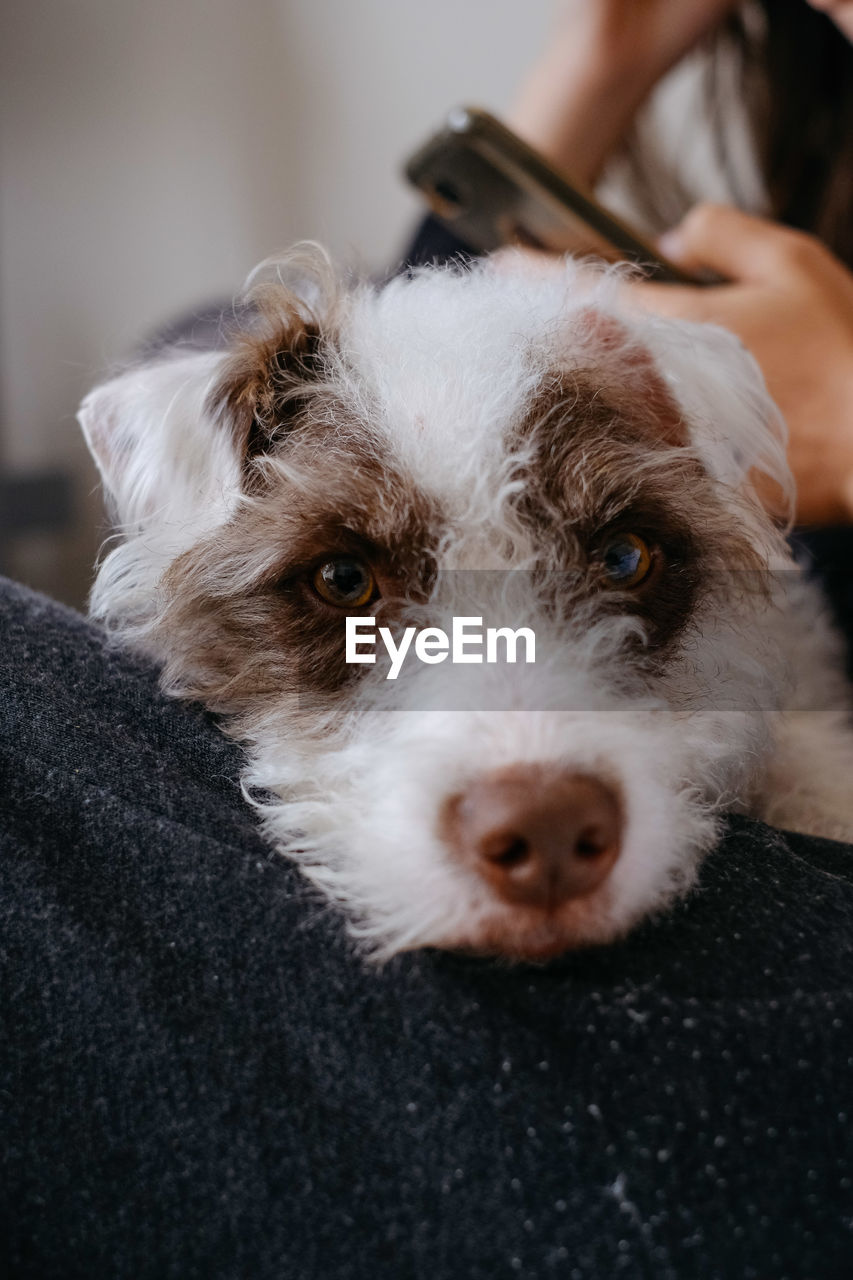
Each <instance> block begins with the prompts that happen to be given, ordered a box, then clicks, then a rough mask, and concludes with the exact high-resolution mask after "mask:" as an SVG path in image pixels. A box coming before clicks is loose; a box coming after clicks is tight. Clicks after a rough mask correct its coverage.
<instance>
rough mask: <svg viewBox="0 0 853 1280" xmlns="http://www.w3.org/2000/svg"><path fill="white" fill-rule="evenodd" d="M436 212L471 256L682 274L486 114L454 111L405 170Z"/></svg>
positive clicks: (689, 279) (682, 277) (675, 277)
mask: <svg viewBox="0 0 853 1280" xmlns="http://www.w3.org/2000/svg"><path fill="white" fill-rule="evenodd" d="M405 171H406V177H407V178H408V179H409V181H410V182H412V183H413V184H414V185H415V186H416V187H417V188H418V189H419V190H420V191H421V193H422V194H423V195H424V196H425V197H426V200H427V202H428V203H429V206H430V208H431V209H432V211H433V213H434V214H435V215H436V217H437V218H439V220H440V221H441V222H443V223H444V224H445V225H446V226H448V227H449V228H450V229H451V230H452V231H453V232H454V234H455V235H457V236H458V237H459V239H460V240H462V241H464V243H465V244H467V245H469V246H470V248H471V249H473V250H476V251H478V252H481V253H489V252H491V251H492V250H493V249H498V248H500V247H501V246H502V245H508V244H521V245H526V246H528V247H529V248H534V249H541V250H546V251H548V252H553V253H577V254H595V256H596V257H601V258H605V259H607V260H608V261H611V262H618V261H623V260H626V259H627V260H628V261H629V262H634V263H636V264H637V265H638V266H640V267H642V268H643V269H644V270H645V272H646V273H647V274H648V275H649V276H651V277H654V278H656V279H658V280H667V281H670V282H677V283H681V284H697V283H702V282H701V281H700V280H698V279H697V278H696V277H693V276H689V275H687V274H685V272H683V271H681V270H680V269H679V268H678V267H677V266H675V264H674V263H672V262H668V261H667V259H666V258H664V257H662V255H661V254H660V253H659V252H658V251H657V249H655V248H654V247H653V246H652V245H650V244H648V243H647V242H646V241H645V240H643V239H642V238H641V237H640V236H638V235H637V234H636V233H635V232H634V231H632V230H631V228H630V227H628V226H626V225H625V223H624V222H622V221H621V220H620V219H619V218H617V217H615V216H614V214H612V213H609V212H608V211H607V210H606V209H604V208H603V207H602V206H601V205H600V204H598V203H597V202H596V201H595V200H594V199H593V198H592V196H591V195H589V194H588V193H587V192H585V191H582V190H581V189H580V188H579V187H578V186H577V185H576V184H575V183H573V182H572V181H571V180H570V179H569V178H568V177H567V176H566V175H565V174H564V173H560V172H559V171H558V170H557V169H555V168H554V167H553V165H551V164H549V162H548V161H547V160H546V159H545V158H544V156H541V155H540V154H539V153H538V152H537V151H535V150H534V149H533V148H532V147H529V146H528V145H527V143H526V142H522V140H521V138H519V137H517V136H516V135H515V134H514V133H513V132H512V131H511V130H510V129H507V127H506V125H503V124H501V122H500V121H499V120H497V119H496V118H495V117H494V116H492V115H489V113H488V112H487V111H480V110H479V109H478V108H476V107H457V108H456V109H455V110H454V111H451V113H450V115H449V116H448V117H447V123H446V125H445V127H444V128H443V129H442V130H440V132H439V133H437V134H435V135H434V136H433V137H432V138H430V139H429V141H428V142H426V143H425V144H424V146H422V147H420V148H419V149H418V150H417V151H416V152H415V153H414V155H412V156H411V157H410V158H409V160H408V161H407V163H406V170H405Z"/></svg>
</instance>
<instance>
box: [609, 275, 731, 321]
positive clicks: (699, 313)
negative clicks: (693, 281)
mask: <svg viewBox="0 0 853 1280" xmlns="http://www.w3.org/2000/svg"><path fill="white" fill-rule="evenodd" d="M731 289H732V286H730V285H723V286H721V287H716V286H715V287H713V288H709V287H702V286H698V285H697V286H693V285H681V284H653V283H651V282H647V281H637V282H632V283H631V284H627V285H626V286H625V296H626V298H627V300H628V301H629V302H631V303H633V305H634V306H637V307H641V308H642V309H643V310H644V311H654V312H655V314H656V315H659V316H675V317H677V318H678V319H681V320H697V321H712V322H714V323H716V324H720V323H722V321H721V320H720V319H719V317H720V314H721V312H725V311H726V310H727V309H728V307H729V306H730V304H731V298H730V296H729V295H730V292H731Z"/></svg>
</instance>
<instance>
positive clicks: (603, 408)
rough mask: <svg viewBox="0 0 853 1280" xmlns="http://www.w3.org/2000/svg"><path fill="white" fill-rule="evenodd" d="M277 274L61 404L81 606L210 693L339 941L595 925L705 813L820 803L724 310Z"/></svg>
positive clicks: (815, 686) (390, 942) (852, 770)
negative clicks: (231, 322) (97, 478)
mask: <svg viewBox="0 0 853 1280" xmlns="http://www.w3.org/2000/svg"><path fill="white" fill-rule="evenodd" d="M286 270H287V271H289V272H290V273H291V274H292V275H293V276H294V278H296V277H298V276H300V275H301V276H302V278H303V282H302V284H301V285H299V286H298V287H297V286H294V287H288V286H286V285H285V284H284V283H282V279H283V278H284V277H283V275H282V274H281V273H280V274H279V279H278V281H277V282H276V283H272V284H268V285H266V286H264V287H263V288H261V289H258V290H256V291H255V293H254V295H253V298H252V301H251V305H250V306H249V307H247V308H246V309H245V311H244V313H243V316H244V319H243V321H242V323H241V325H240V326H238V332H236V333H235V335H234V336H233V341H231V343H230V345H229V347H228V349H226V350H222V351H217V352H187V351H184V352H181V351H175V352H173V353H172V354H170V355H169V356H168V357H164V358H162V359H160V360H159V361H157V362H155V363H152V364H147V365H144V366H142V367H137V368H134V369H132V370H130V371H129V372H126V373H124V374H123V375H122V376H120V377H117V378H115V379H114V380H113V381H111V382H108V383H106V384H105V385H104V386H101V387H99V388H98V389H96V390H95V391H93V392H92V393H91V395H89V397H88V398H87V399H86V401H85V402H84V404H83V407H82V411H81V421H82V424H83V428H84V430H85V432H86V435H87V438H88V441H89V444H90V446H91V448H92V451H93V453H94V455H95V457H96V459H97V461H98V464H99V466H100V469H101V472H102V474H103V478H104V482H105V485H106V488H107V490H108V493H109V496H110V499H111V502H112V505H113V508H114V513H115V516H116V519H117V522H118V524H119V526H120V529H121V540H120V541H119V542H118V544H117V545H116V546H115V547H114V548H113V549H112V550H111V551H110V552H109V554H108V555H107V556H106V558H105V559H104V561H103V563H102V565H101V567H100V571H99V573H98V576H97V581H96V584H95V588H94V593H93V612H94V614H95V616H96V617H98V618H100V619H102V620H103V621H104V622H106V623H107V625H108V626H110V627H111V628H112V629H114V630H115V631H116V632H117V634H118V635H119V637H120V638H121V639H122V640H124V641H126V642H129V643H132V644H134V645H136V646H141V647H142V648H144V650H145V651H146V652H148V653H150V654H152V655H154V656H155V657H156V659H157V660H158V661H159V662H160V663H161V664H162V668H163V686H164V688H165V689H166V690H168V691H169V692H170V693H171V694H174V695H178V696H180V697H184V698H192V699H198V700H200V701H201V702H202V703H204V704H205V705H206V706H207V707H209V708H210V709H211V710H212V711H214V712H217V713H219V714H221V715H222V716H223V717H224V726H225V728H226V729H227V731H228V732H229V733H230V734H232V735H233V736H234V737H236V738H238V739H239V740H240V741H241V742H243V743H244V744H245V745H246V748H247V751H248V763H247V767H246V771H245V775H244V785H245V788H246V793H247V795H248V796H250V797H251V798H252V799H253V801H254V802H255V803H257V804H258V806H259V809H260V812H261V814H262V820H263V823H264V827H265V830H266V832H267V834H268V836H269V838H270V840H271V841H272V842H273V844H274V845H275V846H276V847H277V848H278V849H279V850H281V851H282V852H283V853H286V854H287V855H288V856H290V857H292V858H293V859H294V860H296V861H297V862H298V864H299V865H300V866H301V867H302V868H303V870H304V872H305V874H306V875H307V876H308V877H309V878H310V879H311V880H312V881H313V882H314V884H315V885H317V886H319V888H320V889H321V890H322V891H323V892H324V893H325V894H326V895H327V896H328V897H329V898H330V899H332V900H333V901H334V902H336V903H338V904H340V905H341V906H342V907H343V908H345V909H346V911H347V912H348V913H349V916H350V919H351V922H352V927H353V929H354V931H355V932H356V933H357V934H359V935H360V936H361V937H362V938H363V939H365V940H366V942H367V943H368V945H369V947H370V949H371V950H372V951H373V952H374V954H377V955H379V956H388V955H391V954H393V953H395V952H397V951H400V950H403V949H406V948H412V947H421V946H439V947H454V948H471V949H474V950H476V951H480V952H486V953H497V954H502V955H506V956H509V957H516V958H528V959H542V958H545V957H547V956H550V955H554V954H557V953H559V952H561V951H564V950H566V949H568V948H570V947H573V946H577V945H581V944H587V943H593V942H605V941H608V940H610V939H613V938H615V937H617V936H619V935H621V934H623V933H624V932H625V931H626V930H627V929H628V928H629V927H631V926H632V925H633V924H635V922H637V921H638V920H640V919H641V918H642V917H644V916H645V915H647V914H648V913H650V912H653V911H657V910H659V909H660V908H662V907H664V906H665V905H666V904H668V903H669V902H671V901H672V900H673V898H674V897H675V896H676V895H679V894H682V893H684V892H685V891H686V890H687V888H688V887H689V886H690V884H691V882H692V881H693V879H694V877H695V874H696V869H697V865H698V862H699V859H700V857H701V855H702V854H703V853H704V852H705V851H707V850H708V849H709V848H710V847H711V846H712V845H713V844H714V842H715V840H716V838H717V836H718V825H719V821H720V817H721V815H722V814H723V813H724V812H725V811H727V810H736V811H740V812H746V813H750V814H754V815H756V816H759V817H762V818H764V819H766V820H767V821H769V822H772V823H775V824H777V825H780V826H783V827H790V828H794V829H797V830H800V831H807V832H813V833H818V834H823V835H829V836H834V837H838V838H845V837H846V838H851V837H853V786H851V778H853V735H851V732H850V729H849V726H848V721H847V711H846V707H847V697H848V695H847V689H846V686H845V682H844V679H843V677H842V674H841V662H840V658H839V653H838V646H837V642H836V640H835V639H834V637H833V635H832V633H831V630H830V628H829V627H828V626H827V625H826V624H824V622H823V621H822V620H821V615H820V605H819V601H818V599H817V597H816V595H815V594H814V593H813V592H812V589H811V588H810V587H809V586H808V584H806V583H805V582H803V581H802V579H801V577H800V574H799V571H798V570H797V568H796V566H795V565H794V563H793V561H792V559H791V556H790V554H789V551H788V549H787V546H786V543H785V540H784V537H783V534H782V532H780V530H779V528H778V527H777V526H776V525H774V523H773V522H772V521H771V519H770V518H769V517H768V516H767V515H766V514H765V512H764V510H763V508H762V506H761V505H760V503H759V502H758V500H757V498H756V494H755V490H754V487H753V485H754V483H755V478H756V476H758V475H761V474H762V473H763V474H764V475H765V476H769V477H770V478H771V479H772V480H773V481H774V482H775V484H776V485H777V487H779V488H781V490H783V491H784V490H785V489H786V488H789V479H788V476H787V472H786V469H785V462H784V449H783V440H782V430H781V428H780V426H779V423H778V419H777V415H776V412H775V410H774V408H773V406H772V404H771V403H770V401H769V400H768V398H767V395H766V392H765V390H764V388H763V384H762V381H761V378H760V375H759V373H758V371H757V369H756V367H755V365H754V363H753V362H752V361H751V359H750V358H749V357H748V356H747V355H746V354H745V353H744V351H743V350H742V349H741V348H740V346H739V344H738V343H737V342H736V341H735V340H734V339H733V338H732V337H731V336H729V335H727V334H726V333H724V332H722V331H721V330H718V329H715V328H711V327H706V326H696V325H690V324H685V323H680V322H678V323H676V322H672V321H663V320H658V319H650V318H648V317H639V316H638V315H636V314H634V313H632V312H631V311H630V309H629V308H628V307H627V306H626V305H625V304H624V303H623V302H622V301H621V300H620V290H621V282H620V279H619V277H618V275H617V276H615V277H614V275H613V273H612V272H610V273H608V272H601V273H593V272H590V270H589V269H588V268H586V269H584V270H583V271H582V270H581V269H580V268H579V267H577V266H576V265H575V264H573V263H571V262H567V263H566V264H565V266H564V267H563V268H562V269H561V270H555V271H554V272H553V273H551V274H550V275H547V276H543V275H541V274H539V273H536V272H531V271H530V270H529V269H527V268H525V266H524V265H523V264H521V263H515V262H513V261H512V260H510V261H509V263H508V262H507V261H504V262H503V264H502V265H495V264H493V263H489V262H485V263H483V264H480V265H478V266H475V267H473V268H471V269H461V268H456V269H441V270H428V271H423V272H419V273H416V274H415V275H414V276H413V277H412V278H400V279H396V280H393V281H392V282H391V283H389V284H387V285H385V286H384V287H382V288H374V287H371V286H367V285H360V286H356V287H347V288H344V287H342V286H341V285H339V284H338V283H337V282H336V281H335V279H334V276H333V273H332V272H331V270H330V268H329V267H328V264H327V262H326V261H325V259H324V258H323V257H322V255H321V254H320V253H319V252H317V253H315V254H314V257H313V260H312V261H311V262H310V263H308V264H307V265H306V260H305V253H304V252H303V254H302V257H301V258H300V257H299V255H296V257H294V259H293V260H292V261H291V262H290V264H289V265H288V266H287V268H286ZM308 276H310V279H309V280H308V282H307V283H306V282H305V280H306V278H307V277H308ZM347 617H349V618H354V619H356V623H357V625H358V627H359V634H360V637H361V641H360V644H359V647H358V650H357V652H358V653H359V654H360V655H362V656H363V655H367V660H362V661H357V660H350V661H347V657H348V649H347V637H346V632H347V629H348V625H349V626H351V625H352V624H347V623H346V619H347ZM460 618H461V619H463V622H462V623H459V619H460ZM370 619H374V620H375V621H373V622H371V621H370ZM454 619H456V620H457V624H458V625H460V626H462V627H463V628H466V627H467V632H466V635H467V637H468V643H467V644H466V645H463V647H462V649H461V650H460V656H459V658H458V659H457V661H456V662H453V661H451V660H450V659H451V658H452V657H453V656H455V649H454V654H450V653H449V652H448V648H447V643H445V641H443V640H442V633H446V636H450V635H451V633H452V631H453V626H454ZM465 619H467V622H466V621H464V620H465ZM472 619H473V620H475V621H476V622H482V623H483V626H484V628H485V627H488V626H491V625H492V624H493V623H494V624H495V630H494V636H495V637H497V638H496V639H494V640H492V639H489V641H488V643H489V651H490V658H489V660H488V661H482V662H481V661H479V659H478V657H477V655H479V658H482V657H483V656H484V652H485V651H484V649H483V648H482V647H480V648H478V647H477V640H476V633H475V631H472V630H471V628H472V626H474V623H473V622H472ZM365 620H367V621H365ZM380 626H381V627H383V628H385V631H384V633H383V632H380V631H379V628H380ZM373 627H375V628H376V631H375V633H374V632H372V630H371V628H373ZM407 627H409V628H411V627H414V630H415V632H416V633H417V635H416V651H415V650H411V646H410V649H409V650H407V651H406V655H405V656H406V661H405V662H404V663H403V662H402V660H401V659H400V657H399V655H400V653H401V652H402V648H401V647H402V644H403V635H404V631H405V629H406V628H407ZM500 627H504V628H505V630H504V631H500ZM521 629H524V634H523V635H522V634H521ZM512 630H517V631H518V632H519V634H518V635H516V636H515V637H514V638H513V637H512V636H511V635H510V634H509V631H512ZM412 634H413V633H412V632H410V634H409V639H410V641H411V638H412ZM380 635H382V637H383V643H384V646H385V649H387V650H388V653H389V654H391V658H392V660H393V655H394V653H395V652H396V653H397V655H398V657H397V661H396V667H397V672H396V674H397V675H398V677H399V678H395V679H389V678H388V677H389V675H390V674H391V666H392V665H393V662H389V660H388V659H386V657H385V654H384V650H383V644H382V643H379V642H378V637H379V636H380ZM472 636H474V639H473V640H472V639H471V637H472ZM531 636H533V638H534V639H535V661H531V660H530V659H531V654H530V652H528V653H527V655H526V661H524V662H521V661H518V660H517V661H516V662H515V663H513V662H512V661H511V657H512V655H511V648H512V646H513V645H515V647H516V648H518V649H519V653H517V654H516V655H515V656H516V658H517V659H518V658H520V657H521V652H520V647H521V644H522V641H523V640H524V641H525V642H526V641H529V640H530V637H531ZM372 640H373V641H376V643H375V644H373V645H372V647H371V641H372ZM448 643H449V642H448ZM531 647H532V646H530V645H528V649H529V648H531ZM352 652H354V651H351V653H350V654H349V656H351V657H352ZM465 654H467V655H468V657H467V660H466V658H465ZM471 655H474V656H473V657H472V656H471ZM501 655H503V657H504V660H503V661H500V660H499V658H500V656H501ZM371 656H372V657H373V658H375V661H373V662H370V660H369V659H370V657H371Z"/></svg>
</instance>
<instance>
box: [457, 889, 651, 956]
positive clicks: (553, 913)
mask: <svg viewBox="0 0 853 1280" xmlns="http://www.w3.org/2000/svg"><path fill="white" fill-rule="evenodd" d="M635 920H636V918H635V917H634V918H632V919H631V920H628V921H622V920H617V919H616V918H615V917H614V913H613V903H612V899H611V895H610V894H609V893H607V892H606V890H605V891H603V892H599V893H592V894H590V895H589V896H588V897H584V898H575V899H574V900H573V901H572V902H570V903H567V904H564V905H563V906H561V907H558V908H556V909H548V910H544V909H541V908H534V907H520V906H503V905H501V906H500V907H499V908H498V909H497V910H495V911H494V912H489V913H485V914H484V915H483V916H482V917H481V918H480V919H479V920H478V921H477V922H476V925H474V926H472V928H471V930H470V932H466V933H465V934H463V935H461V936H459V937H457V938H455V939H450V940H447V941H444V942H442V943H441V944H440V945H441V946H442V947H449V948H451V949H452V950H455V951H462V952H465V953H466V954H469V955H475V956H483V957H493V958H500V959H504V960H510V961H513V962H516V963H523V964H544V963H545V962H546V961H548V960H556V959H557V958H558V957H559V956H562V955H565V954H566V953H567V952H569V951H577V950H580V949H582V948H584V947H593V946H604V945H606V944H607V943H609V942H615V941H616V940H617V939H619V938H621V937H622V936H623V935H624V934H625V933H627V931H628V930H629V929H630V927H631V925H632V924H634V923H635Z"/></svg>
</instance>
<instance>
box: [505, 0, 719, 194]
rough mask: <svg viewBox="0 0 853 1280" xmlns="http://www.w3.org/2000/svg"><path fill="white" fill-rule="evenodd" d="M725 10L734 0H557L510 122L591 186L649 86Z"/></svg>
mask: <svg viewBox="0 0 853 1280" xmlns="http://www.w3.org/2000/svg"><path fill="white" fill-rule="evenodd" d="M732 8H734V0H563V3H562V4H561V6H560V12H559V20H558V23H557V27H556V30H555V32H554V34H553V36H552V38H551V40H550V41H549V43H548V46H547V48H546V49H545V52H544V53H543V55H542V57H541V58H540V59H539V60H538V62H537V63H536V64H535V65H534V66H533V68H532V69H531V71H530V72H529V73H528V76H527V78H526V80H525V82H524V84H523V86H522V89H521V91H520V93H519V95H518V98H517V100H516V102H515V105H514V106H513V108H512V109H511V110H510V113H509V115H508V123H509V125H510V126H511V128H513V129H515V130H516V132H517V133H519V134H520V135H521V137H523V138H524V139H525V141H527V142H529V143H530V144H531V145H532V146H534V147H537V148H538V149H539V150H540V151H542V152H543V153H544V154H545V155H546V156H547V157H548V159H549V160H551V161H552V162H553V163H555V164H557V165H559V166H561V167H562V168H564V169H566V171H567V172H568V173H569V174H570V175H571V176H572V177H573V178H575V180H576V181H580V182H585V183H587V184H589V185H591V184H592V183H593V182H594V181H595V179H596V177H597V176H598V173H599V170H600V169H601V167H602V165H603V164H604V162H605V160H606V159H607V157H608V156H609V154H610V153H611V151H612V150H613V149H614V148H615V147H616V146H617V145H618V143H619V142H620V141H621V139H622V137H623V135H624V134H625V132H626V130H627V129H628V127H629V125H630V123H631V120H632V118H633V116H634V113H635V112H636V110H637V108H638V107H639V106H640V104H641V103H642V101H643V99H644V98H645V97H646V96H647V94H648V93H649V91H650V90H651V89H652V87H653V86H654V85H655V84H656V82H657V81H658V80H659V79H660V78H661V76H663V75H664V74H665V73H666V72H667V71H668V70H669V69H670V68H671V67H672V66H674V64H675V63H676V62H678V61H679V60H680V59H681V58H682V57H683V56H684V54H686V53H687V52H688V51H689V50H690V49H692V48H693V46H694V45H695V44H696V43H697V41H699V40H700V39H701V38H702V36H704V35H705V34H706V33H707V32H708V31H710V30H711V29H712V28H713V27H715V26H716V25H717V24H718V23H719V22H720V21H721V20H722V18H723V17H724V16H725V14H726V13H727V12H728V11H729V10H730V9H732Z"/></svg>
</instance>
